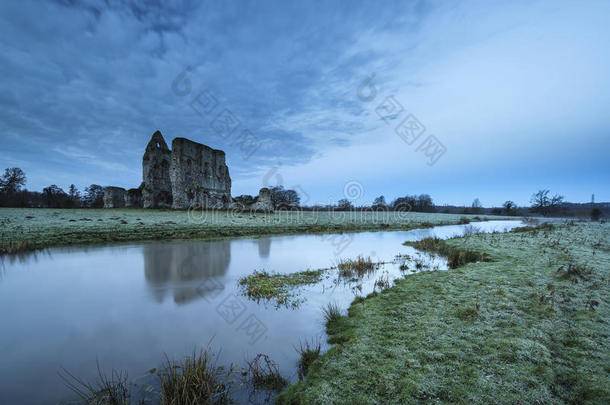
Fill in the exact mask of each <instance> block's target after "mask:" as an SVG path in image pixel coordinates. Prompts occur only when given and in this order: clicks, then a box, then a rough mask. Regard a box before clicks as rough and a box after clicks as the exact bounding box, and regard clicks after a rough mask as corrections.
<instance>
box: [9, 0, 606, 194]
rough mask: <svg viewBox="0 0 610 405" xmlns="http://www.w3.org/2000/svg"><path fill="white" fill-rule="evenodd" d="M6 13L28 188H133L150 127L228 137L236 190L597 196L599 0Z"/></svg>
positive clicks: (175, 5) (59, 3)
mask: <svg viewBox="0 0 610 405" xmlns="http://www.w3.org/2000/svg"><path fill="white" fill-rule="evenodd" d="M0 19H1V21H0V47H1V50H0V73H1V74H2V77H3V80H2V89H1V92H0V126H1V127H0V137H1V141H2V148H1V149H0V166H1V167H2V168H3V167H13V166H18V167H21V168H22V169H24V171H25V172H26V174H27V176H28V183H27V187H28V188H29V189H32V190H40V189H42V188H43V187H45V186H47V185H49V184H58V185H60V186H61V187H64V188H67V187H68V186H69V184H70V183H74V184H76V185H77V186H78V187H79V188H84V187H85V186H87V185H89V184H92V183H96V184H101V185H118V186H123V187H127V188H128V187H137V186H138V185H139V184H140V182H141V179H142V174H141V158H142V153H143V150H144V148H145V146H146V143H147V142H148V140H149V138H150V136H151V135H152V133H153V132H154V131H155V130H157V129H159V130H161V132H162V133H163V134H164V136H165V138H166V140H167V141H168V143H170V142H171V140H172V139H173V138H175V137H186V138H190V139H192V140H195V141H198V142H201V143H204V144H207V145H209V146H211V147H214V148H217V149H222V150H225V151H226V153H227V160H228V165H229V169H230V172H231V176H232V178H233V191H232V193H233V195H239V194H244V193H245V194H256V193H257V192H258V189H259V188H261V187H263V186H273V185H276V184H282V185H284V186H286V187H294V188H296V189H297V191H299V192H300V193H302V195H303V199H304V200H305V201H306V202H307V203H308V204H312V203H314V202H328V201H329V200H330V201H337V200H338V199H340V198H343V197H344V193H345V192H346V191H348V190H347V188H349V187H355V188H356V189H357V194H358V199H357V201H356V203H357V204H360V203H362V204H364V203H367V202H370V201H371V200H372V199H374V198H375V197H376V196H378V195H380V194H383V195H385V196H386V198H387V199H388V200H391V199H393V198H395V197H397V196H401V195H406V194H420V193H429V194H431V195H432V197H433V198H434V201H435V202H436V203H438V204H444V203H450V204H470V203H471V202H472V200H473V199H474V198H475V197H478V198H479V199H480V200H481V202H482V203H483V205H485V206H491V205H499V204H501V203H502V202H504V201H505V200H507V199H512V200H514V201H516V202H517V203H519V204H526V203H527V202H528V201H529V197H530V196H531V194H532V193H533V192H534V191H536V190H538V189H540V188H550V189H551V190H552V191H553V192H557V193H560V194H562V195H564V196H565V197H566V199H567V200H570V201H582V202H584V201H589V200H590V198H591V194H592V193H595V195H596V200H597V201H610V181H609V180H608V178H609V177H608V175H609V173H610V170H609V163H608V157H609V154H608V150H609V147H610V136H609V135H610V134H609V131H610V113H609V111H610V74H609V73H608V72H610V45H608V38H610V2H608V1H586V2H580V1H507V2H494V1H476V2H475V1H411V2H409V1H398V2H391V1H381V2H372V1H369V2H357V1H349V2H348V1H341V2H338V1H319V2H318V1H316V2H314V1H311V2H302V1H294V2H293V1H252V2H247V1H239V2H237V1H223V2H220V1H202V2H200V1H175V2H174V1H172V2H169V1H168V2H164V1H160V0H159V1H141V2H135V1H127V0H125V1H110V0H108V1H106V2H102V1H87V0H55V1H45V2H43V1H4V2H1V3H0ZM371 78H372V79H371ZM367 79H371V80H370V81H368V82H367ZM369 85H370V86H373V87H370V86H369ZM373 88H374V92H375V93H374V94H372V93H370V91H371V89H373ZM365 90H366V91H365ZM373 96H374V97H373ZM210 97H212V98H210ZM193 100H197V101H199V102H200V103H199V104H197V102H194V101H193ZM204 100H207V101H209V100H214V101H211V102H210V103H209V104H207V105H206V106H205V107H209V108H208V109H211V111H210V112H207V110H206V111H203V107H202V105H203V101H204ZM193 106H195V107H197V108H193ZM212 106H214V108H213V109H212V108H211V107H212ZM392 108H393V110H392ZM196 110H197V111H196ZM226 111H229V112H228V113H227V112H226ZM219 114H220V115H221V117H226V116H227V114H230V116H229V117H230V118H231V120H232V121H231V122H232V123H238V125H237V126H236V127H235V129H234V131H233V132H232V133H230V134H227V133H226V132H223V130H222V128H224V127H222V126H220V127H219V126H218V123H224V122H225V121H222V119H221V118H219V119H218V120H217V121H214V120H215V119H216V117H217V116H218V115H219ZM222 114H224V115H222ZM414 118H415V119H416V120H417V121H416V122H418V123H419V124H418V125H420V126H419V127H418V128H419V129H418V130H413V131H414V132H409V134H411V135H409V136H407V137H406V139H407V141H408V142H406V141H405V140H404V139H403V138H401V137H400V136H399V135H398V134H397V132H396V128H397V127H398V126H399V125H400V124H401V123H403V122H406V123H411V122H413V119H414ZM405 120H407V121H405ZM214 122H216V124H214ZM422 127H423V128H425V130H423V131H422ZM219 128H220V129H219ZM227 128H228V127H227ZM230 128H233V126H230ZM244 130H247V131H249V132H246V134H247V135H245V136H244V135H243V134H244V132H243V131H244ZM399 132H400V131H399ZM403 135H404V132H403ZM430 136H434V138H429V137H430ZM246 140H247V142H246ZM431 142H437V143H434V144H432V146H433V148H432V149H430V148H427V147H426V146H430V145H431ZM443 151H444V153H442V154H441V152H443ZM426 152H428V155H426ZM434 152H436V153H434ZM431 161H435V162H434V164H432V165H430V164H429V163H430V162H431ZM346 185H347V186H346ZM354 185H355V186H354Z"/></svg>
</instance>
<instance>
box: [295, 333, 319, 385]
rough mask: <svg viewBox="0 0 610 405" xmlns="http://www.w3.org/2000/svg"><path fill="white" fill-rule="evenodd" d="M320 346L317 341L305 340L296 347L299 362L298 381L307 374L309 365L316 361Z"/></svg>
mask: <svg viewBox="0 0 610 405" xmlns="http://www.w3.org/2000/svg"><path fill="white" fill-rule="evenodd" d="M321 349H322V346H321V344H320V342H319V341H313V340H312V341H311V343H310V342H309V341H307V340H306V341H305V343H303V342H301V343H300V345H299V347H298V348H297V349H296V350H297V353H299V356H300V358H299V363H298V368H297V372H298V376H299V381H302V380H303V378H305V376H306V375H307V372H308V371H309V369H310V367H311V366H312V365H313V364H314V363H317V362H318V359H319V358H320V351H321Z"/></svg>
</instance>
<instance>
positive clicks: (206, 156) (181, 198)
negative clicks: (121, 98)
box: [104, 131, 273, 211]
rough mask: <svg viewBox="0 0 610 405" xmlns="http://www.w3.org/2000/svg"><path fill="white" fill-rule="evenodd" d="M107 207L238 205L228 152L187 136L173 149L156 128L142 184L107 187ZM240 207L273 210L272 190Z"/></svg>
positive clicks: (174, 144)
mask: <svg viewBox="0 0 610 405" xmlns="http://www.w3.org/2000/svg"><path fill="white" fill-rule="evenodd" d="M104 207H105V208H122V207H143V208H174V209H187V208H189V207H201V208H215V209H229V208H234V207H235V202H234V201H233V199H232V198H231V177H230V176H229V168H228V167H227V164H226V161H225V153H224V152H223V151H221V150H217V149H212V148H210V147H209V146H206V145H202V144H200V143H197V142H193V141H191V140H188V139H185V138H176V139H174V140H173V142H172V148H171V150H170V149H169V147H168V146H167V143H166V142H165V139H164V138H163V135H162V134H161V132H159V131H156V132H155V133H154V134H153V136H152V138H151V139H150V141H149V142H148V145H147V146H146V150H145V152H144V157H143V158H142V184H141V185H140V187H139V188H137V189H130V190H128V191H125V189H123V188H120V187H106V188H105V189H104ZM239 208H243V209H252V210H257V211H272V210H273V206H272V204H271V198H270V196H269V190H267V189H261V190H260V192H259V196H258V197H257V198H256V200H255V201H254V203H253V204H251V205H250V206H247V207H239Z"/></svg>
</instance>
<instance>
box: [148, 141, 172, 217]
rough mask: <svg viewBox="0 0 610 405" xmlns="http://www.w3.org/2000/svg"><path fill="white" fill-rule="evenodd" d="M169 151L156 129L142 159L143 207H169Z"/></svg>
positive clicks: (170, 196) (170, 188)
mask: <svg viewBox="0 0 610 405" xmlns="http://www.w3.org/2000/svg"><path fill="white" fill-rule="evenodd" d="M171 162H172V155H171V151H170V150H169V148H168V147H167V143H165V139H163V135H161V132H159V131H156V132H155V133H154V134H153V136H152V138H150V142H148V145H147V146H146V152H145V153H144V157H143V159H142V178H143V184H142V185H143V188H142V205H143V207H144V208H171V207H172V202H173V199H172V182H171V178H170V175H169V173H170V165H171Z"/></svg>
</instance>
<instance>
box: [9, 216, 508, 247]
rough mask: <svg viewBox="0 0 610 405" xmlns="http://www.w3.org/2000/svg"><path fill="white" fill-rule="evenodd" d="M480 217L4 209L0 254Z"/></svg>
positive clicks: (390, 226) (362, 228)
mask: <svg viewBox="0 0 610 405" xmlns="http://www.w3.org/2000/svg"><path fill="white" fill-rule="evenodd" d="M462 217H467V218H470V219H472V220H479V219H485V218H490V219H491V218H493V219H516V218H515V217H495V216H485V217H481V218H479V217H477V216H475V215H454V214H427V213H417V212H409V213H405V212H277V213H274V214H250V213H241V212H233V211H191V212H189V211H171V210H144V209H27V208H0V229H1V231H0V253H8V252H19V251H26V250H34V249H40V248H45V247H51V246H61V245H71V244H95V243H108V242H120V241H138V240H155V239H213V238H223V237H238V236H253V237H256V236H260V235H269V234H281V233H307V232H311V233H320V232H329V233H331V232H347V231H366V230H371V231H376V230H401V229H403V230H404V229H413V228H418V227H429V226H434V225H449V224H456V223H459V221H460V218H462Z"/></svg>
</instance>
